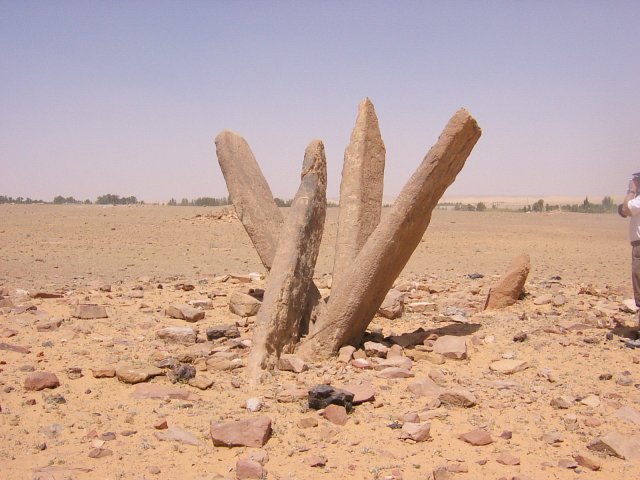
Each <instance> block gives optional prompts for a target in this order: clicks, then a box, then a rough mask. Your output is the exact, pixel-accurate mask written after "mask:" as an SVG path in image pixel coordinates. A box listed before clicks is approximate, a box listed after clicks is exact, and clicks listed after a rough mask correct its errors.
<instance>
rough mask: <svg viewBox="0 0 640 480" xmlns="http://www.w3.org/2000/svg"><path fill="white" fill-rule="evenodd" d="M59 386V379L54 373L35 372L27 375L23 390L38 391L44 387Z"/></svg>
mask: <svg viewBox="0 0 640 480" xmlns="http://www.w3.org/2000/svg"><path fill="white" fill-rule="evenodd" d="M59 386H60V380H58V377H57V376H56V374H55V373H50V372H35V373H32V374H31V375H29V376H28V377H27V378H26V379H25V381H24V388H25V390H30V391H36V392H37V391H40V390H44V389H45V388H57V387H59Z"/></svg>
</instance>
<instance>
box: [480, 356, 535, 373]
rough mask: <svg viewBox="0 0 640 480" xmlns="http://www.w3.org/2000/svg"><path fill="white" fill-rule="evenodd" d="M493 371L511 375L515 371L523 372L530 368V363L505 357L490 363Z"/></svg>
mask: <svg viewBox="0 0 640 480" xmlns="http://www.w3.org/2000/svg"><path fill="white" fill-rule="evenodd" d="M489 368H490V369H491V371H493V372H496V373H502V374H504V375H511V374H513V373H517V372H521V371H523V370H526V369H527V368H529V363H528V362H526V361H525V360H514V359H503V360H497V361H495V362H493V363H492V364H491V365H489Z"/></svg>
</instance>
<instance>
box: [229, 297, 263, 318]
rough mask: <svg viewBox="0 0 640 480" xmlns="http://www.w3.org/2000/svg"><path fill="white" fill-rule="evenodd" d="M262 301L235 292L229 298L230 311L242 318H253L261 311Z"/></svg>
mask: <svg viewBox="0 0 640 480" xmlns="http://www.w3.org/2000/svg"><path fill="white" fill-rule="evenodd" d="M260 305H261V302H260V300H258V299H256V298H254V297H252V296H251V295H247V294H246V293H242V292H233V293H232V294H231V296H230V297H229V310H230V311H231V313H235V314H236V315H240V316H241V317H253V316H255V315H257V314H258V312H259V311H260Z"/></svg>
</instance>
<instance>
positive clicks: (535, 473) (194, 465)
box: [0, 205, 640, 480]
mask: <svg viewBox="0 0 640 480" xmlns="http://www.w3.org/2000/svg"><path fill="white" fill-rule="evenodd" d="M232 212H233V210H232V209H230V208H228V209H225V208H211V209H208V208H207V209H205V208H189V207H184V208H183V207H162V206H135V207H106V208H104V207H99V206H91V205H89V206H84V205H83V206H51V205H46V206H45V205H42V206H38V205H31V206H21V205H0V219H1V222H0V427H1V428H0V472H2V473H1V474H0V477H2V478H7V479H22V478H25V479H31V478H33V479H62V478H65V479H67V478H77V479H85V478H87V479H90V478H100V479H142V478H147V479H152V478H180V479H203V480H204V479H207V480H208V479H251V478H268V479H282V480H284V479H311V478H354V479H401V478H402V479H436V480H442V479H461V480H463V479H477V478H483V479H484V478H486V479H496V480H497V479H509V480H511V479H521V480H524V479H577V478H580V479H605V478H606V479H607V480H610V479H638V478H640V473H639V472H640V349H636V348H633V347H634V343H633V341H632V339H633V338H635V337H634V330H633V328H632V327H633V326H634V325H635V324H636V322H637V313H634V311H633V310H634V306H633V304H632V302H629V298H630V295H631V291H630V279H629V263H630V262H629V256H630V248H629V246H628V244H627V242H626V228H627V226H626V223H625V222H624V221H622V220H620V219H619V218H617V217H616V216H614V215H586V214H567V213H554V214H522V213H509V212H498V211H487V212H483V213H478V212H456V211H444V210H435V211H434V212H433V219H432V223H431V226H430V227H429V229H428V230H427V233H426V234H425V236H424V238H423V240H422V242H421V243H420V245H419V246H418V248H417V249H416V251H415V253H414V255H413V257H412V258H411V260H410V261H409V263H408V264H407V266H406V267H405V269H404V270H403V272H402V274H401V275H400V277H399V278H398V280H397V281H396V282H395V285H394V288H393V289H392V290H391V291H390V292H389V294H388V295H387V298H386V300H385V302H384V303H383V306H382V308H381V309H380V311H379V313H378V314H377V315H376V317H375V318H374V320H373V322H372V323H371V324H370V325H369V328H368V330H367V334H366V336H365V338H364V342H363V343H362V344H361V345H358V346H357V348H355V347H353V348H350V347H345V348H343V349H341V350H340V353H339V355H338V356H336V357H334V358H332V359H330V360H327V361H323V362H318V363H312V362H305V361H303V360H302V359H300V358H299V357H297V356H296V355H295V354H287V355H283V356H282V357H281V358H280V360H279V362H278V364H277V367H276V369H275V370H273V371H266V372H264V373H263V374H262V377H261V383H260V384H258V385H257V386H251V385H250V384H249V383H248V381H247V375H246V365H247V363H246V362H247V357H248V355H249V352H250V349H251V338H252V329H253V325H254V321H255V315H256V314H257V312H258V310H259V308H260V304H261V300H262V295H263V293H264V289H265V287H266V282H267V278H266V272H265V270H264V268H263V267H262V264H261V262H260V259H259V258H258V256H257V254H256V252H255V250H254V249H253V246H252V245H251V242H250V241H249V239H248V237H247V234H246V233H245V231H244V229H243V227H242V225H241V223H240V222H239V220H238V219H237V218H236V216H235V214H234V213H232ZM282 212H283V215H285V216H286V214H287V210H286V209H282ZM384 215H385V212H384V211H383V216H384ZM337 218H338V212H337V209H329V210H328V212H327V224H326V228H325V231H324V236H323V239H322V246H321V248H320V254H319V257H318V262H317V265H316V269H315V274H314V280H315V283H316V285H317V286H318V288H319V290H320V293H321V294H322V295H323V297H327V296H329V295H330V293H331V289H330V288H331V283H332V279H331V277H330V275H329V272H331V268H332V265H333V245H334V244H335V238H336V224H337ZM523 253H524V254H527V255H528V256H529V258H530V272H529V275H528V277H527V279H526V283H525V286H524V294H523V295H522V296H521V298H520V299H519V300H517V301H516V302H515V303H514V304H513V305H511V306H508V307H505V308H499V309H487V310H485V309H484V307H485V303H486V300H487V295H488V293H489V289H490V288H491V287H492V286H495V285H496V284H497V283H498V282H499V281H500V279H501V278H504V277H505V274H506V273H507V269H508V268H509V265H510V263H511V262H512V260H513V259H514V258H517V257H518V256H519V255H520V254H523Z"/></svg>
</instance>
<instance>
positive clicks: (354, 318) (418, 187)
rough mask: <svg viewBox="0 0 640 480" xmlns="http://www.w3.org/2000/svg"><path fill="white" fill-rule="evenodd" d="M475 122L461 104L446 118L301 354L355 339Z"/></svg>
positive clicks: (457, 165)
mask: <svg viewBox="0 0 640 480" xmlns="http://www.w3.org/2000/svg"><path fill="white" fill-rule="evenodd" d="M480 133H481V131H480V127H479V126H478V124H477V123H476V121H475V119H474V118H473V117H471V115H470V114H469V113H468V112H467V111H466V110H464V109H460V110H459V111H458V112H456V114H455V115H454V116H453V117H452V118H451V120H450V121H449V123H448V124H447V126H446V127H445V129H444V131H443V132H442V134H441V135H440V138H439V139H438V141H437V143H436V144H435V145H434V146H433V147H432V148H431V150H429V153H427V155H426V157H425V158H424V160H423V162H422V164H421V165H420V166H419V167H418V169H417V170H416V171H415V172H414V174H413V176H412V177H411V178H410V179H409V181H408V182H407V184H406V185H405V186H404V188H403V189H402V192H400V195H399V196H398V199H397V200H396V202H395V204H394V205H393V207H392V208H391V211H389V212H388V214H387V215H386V216H385V217H384V218H383V219H382V221H381V222H380V223H379V225H378V226H377V227H376V229H375V230H374V231H373V233H372V234H371V235H370V236H369V239H368V240H367V242H366V243H365V245H364V246H363V247H362V250H361V251H360V253H359V254H358V256H357V257H356V259H355V260H354V261H353V263H352V266H351V268H350V269H349V270H347V271H345V272H344V274H343V275H342V278H341V279H340V281H339V283H338V284H336V285H335V287H334V289H333V291H332V293H331V297H330V299H329V303H328V305H327V309H326V311H325V312H324V314H323V315H322V316H321V317H320V318H319V319H318V322H317V326H316V328H315V329H314V331H313V333H311V334H309V335H308V336H307V337H306V338H305V340H304V341H303V342H301V344H300V347H299V350H298V354H299V355H301V356H302V357H303V358H307V359H312V358H327V357H329V356H331V355H333V354H335V353H336V352H337V351H338V349H339V348H340V347H341V346H343V345H346V344H353V345H355V344H358V343H359V342H360V340H361V339H362V335H363V334H364V331H365V329H366V328H367V326H368V325H369V323H370V322H371V320H372V319H373V316H374V315H375V313H376V312H377V311H378V308H379V307H380V305H381V304H382V301H383V300H384V297H385V295H386V294H387V292H388V291H389V289H390V288H391V286H392V285H393V282H394V281H395V279H396V278H397V277H398V275H399V274H400V272H401V271H402V269H403V268H404V267H405V265H406V264H407V262H408V261H409V258H410V257H411V254H412V253H413V251H414V250H415V249H416V247H417V246H418V244H419V243H420V240H421V239H422V236H423V235H424V232H425V231H426V229H427V227H428V226H429V222H430V221H431V212H432V210H433V209H434V208H435V206H436V204H437V203H438V200H439V199H440V197H441V196H442V195H443V193H444V191H445V190H446V189H447V187H448V186H449V185H450V184H451V183H452V182H453V181H454V180H455V177H456V175H457V174H458V172H459V171H460V170H461V169H462V167H463V165H464V163H465V161H466V159H467V157H468V156H469V154H470V153H471V150H472V149H473V147H474V145H475V144H476V142H477V140H478V139H479V138H480Z"/></svg>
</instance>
